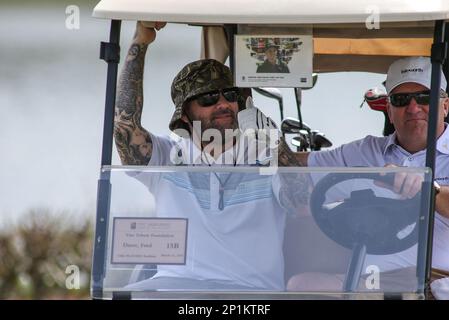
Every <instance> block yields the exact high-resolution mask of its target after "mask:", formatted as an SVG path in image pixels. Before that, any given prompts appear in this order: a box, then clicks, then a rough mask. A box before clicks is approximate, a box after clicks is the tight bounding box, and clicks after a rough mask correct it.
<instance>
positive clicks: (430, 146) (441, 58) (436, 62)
mask: <svg viewBox="0 0 449 320" xmlns="http://www.w3.org/2000/svg"><path fill="white" fill-rule="evenodd" d="M445 29H446V23H445V22H444V20H437V21H436V22H435V29H434V36H433V44H432V51H431V62H432V78H431V82H430V89H431V91H430V105H429V120H428V127H427V151H426V167H428V168H431V169H432V172H431V178H432V180H431V181H430V184H431V185H430V189H431V195H430V196H431V198H430V199H431V200H432V201H430V206H429V213H428V230H427V231H428V232H427V237H428V239H427V250H426V259H425V260H423V259H422V256H421V255H422V252H423V250H418V265H417V270H418V272H419V271H420V270H422V269H421V268H422V266H421V265H420V264H421V263H423V262H424V261H425V284H426V287H425V290H426V296H427V294H428V293H429V287H430V286H429V284H430V274H431V268H432V245H433V228H434V217H435V190H434V188H433V180H434V179H435V155H436V150H435V149H436V139H437V136H436V134H437V123H438V108H439V102H440V101H439V100H440V84H441V71H442V64H443V63H444V62H445V61H446V59H447V49H448V48H447V45H448V44H447V42H446V40H445V38H446V37H445ZM421 220H424V221H425V219H421ZM419 243H422V241H419Z"/></svg>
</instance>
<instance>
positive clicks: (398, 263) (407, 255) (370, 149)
mask: <svg viewBox="0 0 449 320" xmlns="http://www.w3.org/2000/svg"><path fill="white" fill-rule="evenodd" d="M445 127H446V128H445V131H444V132H443V134H442V135H441V136H440V137H439V138H438V140H437V145H436V161H435V180H436V181H437V182H438V183H439V184H441V185H449V129H447V124H445ZM425 163H426V150H421V151H419V152H416V153H414V154H410V153H409V152H407V151H406V150H404V149H403V148H402V147H401V146H399V145H397V144H396V134H395V133H393V134H391V135H389V136H388V137H373V136H367V137H365V138H363V139H360V140H357V141H354V142H351V143H348V144H344V145H342V146H340V147H338V148H336V149H333V150H329V151H318V152H311V153H310V155H309V159H308V165H309V166H311V167H356V166H362V167H383V166H385V165H386V164H395V165H398V166H407V167H424V166H425ZM392 256H393V255H392ZM384 257H385V256H384ZM398 257H399V258H398ZM367 260H369V257H367ZM383 260H384V262H385V263H384V265H383V266H380V267H381V270H382V269H383V270H390V269H397V268H402V267H407V266H414V265H416V246H415V247H412V248H410V249H409V250H406V251H404V252H402V253H401V256H399V255H398V254H396V255H394V258H392V259H391V260H390V259H383ZM388 261H389V262H388ZM432 266H433V267H434V268H438V269H442V270H446V271H449V219H448V218H445V217H443V216H441V215H440V214H439V213H438V212H435V227H434V238H433V255H432Z"/></svg>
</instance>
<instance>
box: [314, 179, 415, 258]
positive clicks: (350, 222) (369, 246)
mask: <svg viewBox="0 0 449 320" xmlns="http://www.w3.org/2000/svg"><path fill="white" fill-rule="evenodd" d="M389 178H391V176H390V177H389ZM353 179H370V180H377V181H383V182H386V183H388V182H390V184H392V183H391V182H392V181H391V180H392V179H388V178H386V177H385V176H384V177H382V176H380V175H379V174H378V173H330V174H328V175H327V176H325V177H324V178H322V179H321V180H320V181H318V183H317V184H316V185H315V188H314V189H313V192H312V195H311V198H310V209H311V211H312V214H313V217H314V219H315V221H316V223H317V225H318V226H319V227H320V229H321V230H322V231H323V232H324V233H325V234H326V235H327V236H328V237H330V238H331V239H332V240H334V241H335V242H337V243H339V244H340V245H342V246H344V247H346V248H348V249H353V248H354V245H355V244H363V245H365V246H366V253H368V254H378V255H385V254H393V253H396V252H400V251H403V250H406V249H408V248H410V247H411V246H413V245H414V244H416V243H417V242H418V217H419V209H420V206H419V204H420V193H418V194H417V195H416V196H415V197H414V198H412V199H407V200H401V199H390V198H384V197H377V196H376V195H375V194H374V192H373V190H371V189H364V190H357V191H353V192H351V195H350V197H349V198H347V199H345V200H344V201H343V202H342V203H340V204H339V205H337V206H335V207H333V208H326V207H324V206H323V204H324V202H325V199H326V192H327V191H328V190H329V189H330V188H331V187H332V186H334V185H336V184H338V183H340V182H343V181H346V180H353ZM387 180H390V181H387ZM413 223H416V224H415V225H414V228H413V230H412V231H411V232H409V233H408V234H407V235H405V236H404V237H400V236H399V233H400V231H402V230H404V229H405V228H406V227H407V226H410V225H412V224H413Z"/></svg>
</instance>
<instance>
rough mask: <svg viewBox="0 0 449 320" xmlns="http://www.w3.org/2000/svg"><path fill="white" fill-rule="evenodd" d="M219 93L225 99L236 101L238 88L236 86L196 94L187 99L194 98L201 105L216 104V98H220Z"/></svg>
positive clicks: (238, 92) (238, 93)
mask: <svg viewBox="0 0 449 320" xmlns="http://www.w3.org/2000/svg"><path fill="white" fill-rule="evenodd" d="M220 93H221V94H222V95H223V97H225V99H226V100H227V101H228V102H237V100H238V98H239V95H240V90H239V89H238V88H229V89H223V90H216V91H211V92H207V93H202V94H199V95H196V96H194V97H192V98H191V99H189V100H190V101H192V100H196V102H197V103H198V104H199V105H200V106H201V107H210V106H213V105H214V104H216V103H217V102H218V100H220Z"/></svg>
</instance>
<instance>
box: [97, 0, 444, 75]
mask: <svg viewBox="0 0 449 320" xmlns="http://www.w3.org/2000/svg"><path fill="white" fill-rule="evenodd" d="M371 13H379V17H380V23H381V25H380V28H379V29H368V28H367V25H366V22H367V20H368V19H369V17H370V14H371ZM93 16H94V17H97V18H106V19H115V20H142V21H167V22H171V23H187V24H195V25H204V26H214V25H215V26H221V25H224V24H238V25H240V26H242V27H243V28H245V27H246V31H248V30H250V31H252V32H253V33H252V34H257V33H259V34H263V32H264V31H265V32H266V34H273V30H274V29H276V28H277V29H278V30H280V31H279V32H281V33H282V30H289V31H290V32H292V31H294V30H295V28H296V30H298V28H304V27H306V28H308V29H309V30H311V32H312V34H313V38H314V42H313V46H314V48H313V52H314V60H313V70H314V72H337V71H365V72H378V73H386V71H387V69H388V66H389V65H390V64H391V62H392V61H394V60H396V59H397V58H399V57H405V56H430V48H431V44H432V37H433V29H434V21H435V20H446V19H449V1H441V0H427V1H410V0H359V1H354V0H340V1H335V0H321V1H314V0H282V1H272V0H245V1H241V0H226V1H223V0H190V1H179V0H127V1H122V0H101V1H100V2H99V3H98V5H97V6H96V7H95V9H94V12H93ZM264 27H266V28H265V29H264ZM279 32H278V33H279ZM281 33H279V34H281ZM290 34H291V33H290ZM213 41H215V43H213V44H208V46H209V47H210V46H212V47H214V48H217V47H218V50H212V51H221V52H223V50H227V47H226V46H227V44H222V43H219V42H217V40H213ZM223 48H225V49H223ZM221 56H227V54H225V55H223V54H222V55H221ZM210 58H216V57H214V56H210ZM218 60H221V59H218Z"/></svg>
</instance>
